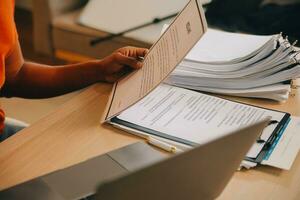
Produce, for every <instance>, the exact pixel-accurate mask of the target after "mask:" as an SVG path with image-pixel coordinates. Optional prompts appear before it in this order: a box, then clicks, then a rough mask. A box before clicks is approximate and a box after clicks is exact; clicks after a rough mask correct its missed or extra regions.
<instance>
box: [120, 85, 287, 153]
mask: <svg viewBox="0 0 300 200" xmlns="http://www.w3.org/2000/svg"><path fill="white" fill-rule="evenodd" d="M269 116H271V117H272V119H273V120H278V121H280V120H281V119H282V118H283V116H284V113H281V112H276V111H271V110H266V109H262V108H257V107H253V106H249V105H245V104H240V103H236V102H232V101H228V100H225V99H221V98H217V97H213V96H210V95H206V94H202V93H198V92H194V91H190V90H186V89H182V88H177V87H174V86H169V85H164V84H162V85H160V86H159V87H158V88H156V89H155V90H154V91H153V92H151V93H150V94H149V95H148V96H146V97H145V98H144V99H142V100H141V101H139V102H138V103H136V104H135V105H133V106H132V107H130V108H129V109H127V110H125V111H124V112H122V113H121V114H120V115H119V116H118V118H119V119H122V120H124V121H127V122H131V123H133V124H137V125H139V126H142V127H146V128H150V129H152V130H156V131H159V132H162V133H165V134H168V135H170V136H173V137H177V138H182V139H184V140H187V141H191V142H194V143H198V144H202V143H205V142H207V141H211V140H212V139H215V138H219V137H221V136H224V135H226V134H229V133H231V132H232V131H235V130H238V129H240V128H242V127H244V126H246V125H250V124H252V123H254V122H256V121H259V120H261V119H264V118H266V117H269ZM272 132H273V130H272V128H271V129H266V132H264V133H263V135H262V139H268V136H269V135H270V134H271V133H272ZM256 149H257V148H256ZM255 152H256V153H257V151H255ZM255 152H254V151H253V152H251V156H253V155H254V154H255Z"/></svg>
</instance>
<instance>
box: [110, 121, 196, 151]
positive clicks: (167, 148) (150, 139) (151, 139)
mask: <svg viewBox="0 0 300 200" xmlns="http://www.w3.org/2000/svg"><path fill="white" fill-rule="evenodd" d="M111 124H112V125H113V126H114V127H116V128H118V129H121V130H124V131H126V132H128V133H131V134H133V135H135V136H138V137H140V138H143V139H145V140H146V141H147V142H148V143H149V144H152V145H153V146H156V147H157V148H161V149H163V150H165V151H168V152H174V150H172V149H175V152H177V153H178V152H183V151H184V150H188V149H190V147H186V146H184V145H180V146H179V144H176V146H175V145H173V144H170V143H171V142H170V143H169V142H164V141H163V139H156V138H154V137H151V136H149V135H147V134H145V133H143V132H141V131H138V130H135V129H132V128H128V127H125V126H123V125H120V124H116V123H111ZM154 140H155V142H154ZM156 144H157V145H156ZM158 144H164V145H158ZM163 146H164V147H163ZM177 146H179V147H177ZM171 147H173V148H171ZM175 152H174V153H175Z"/></svg>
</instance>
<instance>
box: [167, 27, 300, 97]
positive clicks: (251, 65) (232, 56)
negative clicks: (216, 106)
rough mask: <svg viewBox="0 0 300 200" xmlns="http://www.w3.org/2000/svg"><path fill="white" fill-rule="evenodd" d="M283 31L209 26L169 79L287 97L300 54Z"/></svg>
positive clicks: (297, 74) (200, 87)
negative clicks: (258, 33)
mask: <svg viewBox="0 0 300 200" xmlns="http://www.w3.org/2000/svg"><path fill="white" fill-rule="evenodd" d="M298 53H299V52H297V51H296V50H295V48H294V46H293V45H291V44H290V43H289V41H288V40H287V39H284V38H283V37H282V36H281V35H280V34H278V35H271V36H256V35H246V34H239V33H228V32H223V31H218V30H213V29H208V31H207V33H206V34H205V35H204V36H203V38H202V39H201V40H200V41H199V42H198V43H197V44H196V45H195V46H194V48H193V49H192V50H191V51H190V52H189V54H188V55H187V56H186V58H185V59H184V60H183V61H182V62H181V63H180V64H179V66H178V67H177V68H176V70H175V71H174V72H173V73H172V74H171V76H170V77H169V78H168V79H167V80H166V83H168V84H172V85H176V86H179V87H184V88H189V89H193V90H198V91H206V92H212V93H220V94H227V95H234V96H244V97H257V98H267V99H273V100H276V101H284V100H287V98H288V96H289V92H290V80H292V79H295V78H297V77H300V65H299V60H300V56H297V55H298Z"/></svg>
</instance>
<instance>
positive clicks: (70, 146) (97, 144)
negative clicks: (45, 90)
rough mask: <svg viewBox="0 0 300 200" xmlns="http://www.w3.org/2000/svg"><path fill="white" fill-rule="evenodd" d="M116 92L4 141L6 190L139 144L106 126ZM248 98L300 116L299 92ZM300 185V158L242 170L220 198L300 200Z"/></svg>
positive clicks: (0, 168)
mask: <svg viewBox="0 0 300 200" xmlns="http://www.w3.org/2000/svg"><path fill="white" fill-rule="evenodd" d="M110 89H111V85H108V84H97V85H93V86H91V87H89V88H88V89H86V90H85V91H84V92H82V93H81V94H79V95H78V96H76V97H75V98H73V99H72V100H71V101H69V102H67V103H65V104H64V105H62V106H61V108H59V109H58V110H56V111H54V112H52V113H50V114H49V115H48V116H47V117H45V118H43V119H41V120H40V121H39V122H37V123H36V124H33V125H32V126H30V127H29V128H27V129H25V130H23V131H21V132H20V133H18V134H17V135H15V136H13V137H11V138H10V139H8V140H6V141H4V142H3V143H0V189H4V188H7V187H10V186H13V185H16V184H18V183H21V182H24V181H27V180H29V179H32V178H35V177H37V176H41V175H44V174H46V173H49V172H52V171H54V170H58V169H61V168H65V167H67V166H70V165H73V164H76V163H79V162H81V161H84V160H86V159H88V158H91V157H94V156H97V155H100V154H103V153H105V152H108V151H111V150H113V149H117V148H119V147H122V146H125V145H128V144H131V143H134V142H136V141H138V140H139V139H138V138H136V137H134V136H132V135H129V134H127V133H125V132H123V131H120V130H118V129H115V128H113V127H111V126H109V125H100V123H99V119H100V116H101V114H102V112H103V109H104V105H105V104H106V101H107V96H108V94H109V91H110ZM242 100H243V101H244V102H245V101H247V102H248V103H253V104H257V105H262V106H265V107H268V108H276V109H279V110H283V111H287V112H290V113H291V114H293V115H297V116H299V115H300V106H299V102H300V94H299V92H298V93H296V94H295V96H294V97H291V98H290V99H289V101H288V102H287V103H285V104H277V103H275V102H270V101H263V100H246V99H242ZM99 170H101V169H99ZM299 186H300V156H298V157H297V160H296V162H295V163H294V165H293V167H292V169H291V170H290V171H282V170H278V169H274V168H271V167H266V166H261V167H257V168H256V169H255V170H248V171H242V172H236V173H235V175H234V177H233V178H232V180H231V181H230V183H229V184H228V186H227V188H226V189H225V191H224V192H223V193H222V195H221V196H220V199H254V198H255V199H299V198H300V187H299Z"/></svg>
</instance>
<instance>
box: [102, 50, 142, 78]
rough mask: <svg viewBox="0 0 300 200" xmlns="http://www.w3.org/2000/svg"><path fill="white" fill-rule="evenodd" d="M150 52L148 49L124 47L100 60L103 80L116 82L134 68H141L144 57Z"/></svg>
mask: <svg viewBox="0 0 300 200" xmlns="http://www.w3.org/2000/svg"><path fill="white" fill-rule="evenodd" d="M147 53H148V49H145V48H136V47H130V46H129V47H123V48H120V49H118V50H116V51H115V52H113V53H112V54H111V55H109V56H107V57H105V58H104V59H102V60H100V65H101V69H100V70H101V72H100V73H101V80H102V81H107V82H115V81H117V80H118V79H120V78H121V77H122V76H123V75H125V74H127V73H128V72H129V71H131V70H134V69H140V68H141V67H142V65H143V62H142V61H141V60H140V58H143V57H144V56H145V55H146V54H147Z"/></svg>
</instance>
